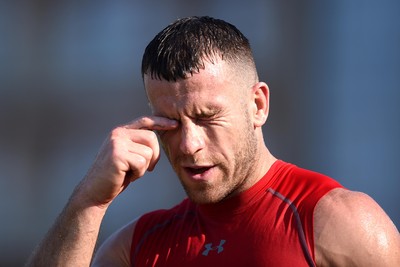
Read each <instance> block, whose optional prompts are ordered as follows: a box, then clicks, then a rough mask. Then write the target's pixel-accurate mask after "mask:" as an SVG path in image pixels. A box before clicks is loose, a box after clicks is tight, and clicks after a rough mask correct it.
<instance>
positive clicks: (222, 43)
mask: <svg viewBox="0 0 400 267" xmlns="http://www.w3.org/2000/svg"><path fill="white" fill-rule="evenodd" d="M217 58H220V59H222V60H226V61H227V62H229V63H239V64H242V67H244V66H243V65H247V66H246V67H249V66H250V67H251V68H252V69H253V70H254V71H255V63H254V58H253V54H252V51H251V47H250V43H249V40H248V39H247V38H246V37H245V36H244V35H243V34H242V33H241V32H240V31H239V30H238V29H237V28H236V27H235V26H233V25H232V24H230V23H228V22H226V21H223V20H221V19H215V18H211V17H208V16H204V17H187V18H182V19H178V20H176V21H175V22H173V23H172V24H170V25H169V26H167V27H166V28H165V29H163V30H162V31H161V32H160V33H158V34H157V35H156V36H155V37H154V39H153V40H152V41H151V42H150V43H149V44H148V46H147V47H146V49H145V52H144V55H143V59H142V77H144V75H145V74H146V75H150V76H151V78H152V79H155V78H156V79H160V80H161V79H164V80H167V81H177V80H179V79H186V78H188V77H189V76H192V75H193V74H194V73H198V72H199V70H200V69H204V68H205V64H204V63H205V61H209V62H211V63H213V61H214V60H215V59H217Z"/></svg>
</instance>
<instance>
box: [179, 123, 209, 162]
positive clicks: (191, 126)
mask: <svg viewBox="0 0 400 267" xmlns="http://www.w3.org/2000/svg"><path fill="white" fill-rule="evenodd" d="M181 131H182V133H181V142H180V150H181V151H182V152H183V153H184V154H187V155H193V154H195V153H196V152H198V151H200V150H201V149H203V148H204V146H205V142H204V131H203V129H202V128H201V127H199V126H198V125H196V124H195V123H193V122H192V121H189V122H185V123H182V126H181Z"/></svg>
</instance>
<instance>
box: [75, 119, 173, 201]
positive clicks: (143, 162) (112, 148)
mask: <svg viewBox="0 0 400 267" xmlns="http://www.w3.org/2000/svg"><path fill="white" fill-rule="evenodd" d="M177 126H178V122H177V121H175V120H170V119H167V118H164V117H155V116H149V117H141V118H138V119H136V120H134V121H132V122H131V123H129V124H127V125H124V126H120V127H117V128H115V129H114V130H113V131H112V132H111V134H110V135H109V136H108V138H107V139H106V140H105V142H104V143H103V145H102V147H101V148H100V151H99V153H98V155H97V157H96V160H95V162H94V164H93V166H92V168H91V169H90V170H89V172H88V174H87V175H86V177H85V178H84V180H83V181H82V183H81V185H80V187H79V191H80V193H82V194H80V196H84V197H85V200H86V201H89V202H90V203H91V204H93V205H97V206H106V207H107V206H108V205H109V204H110V203H111V202H112V200H114V199H115V197H116V196H118V195H119V194H120V193H121V192H122V191H123V190H124V189H125V188H126V187H127V186H128V185H129V184H130V183H131V182H133V181H135V180H136V179H138V178H140V177H141V176H143V175H144V173H145V172H146V171H152V170H153V169H154V167H155V165H156V164H157V162H158V159H159V157H160V146H159V144H158V141H157V136H156V134H155V133H154V132H153V130H161V131H168V130H173V129H175V128H176V127H177Z"/></svg>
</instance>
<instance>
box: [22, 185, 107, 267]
mask: <svg viewBox="0 0 400 267" xmlns="http://www.w3.org/2000/svg"><path fill="white" fill-rule="evenodd" d="M79 191H80V190H79V186H78V188H77V189H76V190H75V192H74V194H73V195H72V197H71V198H70V200H69V202H68V204H67V205H66V206H65V208H64V210H63V211H62V213H61V214H60V215H59V217H58V218H57V220H56V222H55V223H54V225H53V227H52V228H51V229H50V230H49V232H48V233H47V235H46V236H45V238H44V239H43V241H42V242H41V243H40V244H39V246H38V247H37V249H36V250H35V251H34V253H33V254H32V256H31V258H30V260H29V261H28V263H27V265H26V266H74V267H75V266H89V265H90V261H91V259H92V256H93V251H94V248H95V246H96V241H97V237H98V233H99V229H100V224H101V221H102V219H103V217H104V214H105V208H101V207H97V206H95V205H91V204H90V203H87V202H86V201H84V200H83V199H82V197H81V196H80V194H79V193H80V192H79Z"/></svg>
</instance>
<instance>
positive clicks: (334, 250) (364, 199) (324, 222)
mask: <svg viewBox="0 0 400 267" xmlns="http://www.w3.org/2000/svg"><path fill="white" fill-rule="evenodd" d="M314 240H315V242H314V245H315V257H316V261H317V263H318V265H319V266H332V265H335V266H349V265H351V266H352V265H357V266H400V236H399V232H398V230H397V229H396V227H395V225H394V224H393V222H392V221H391V220H390V218H389V217H388V216H387V215H386V213H385V212H384V211H383V210H382V208H381V207H380V206H379V205H378V204H377V203H376V202H375V201H374V200H373V199H372V198H371V197H369V196H368V195H366V194H364V193H360V192H353V191H349V190H346V189H342V188H337V189H334V190H332V191H330V192H329V193H327V194H326V195H325V196H324V197H322V198H321V200H320V201H319V202H318V204H317V206H316V207H315V211H314Z"/></svg>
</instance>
